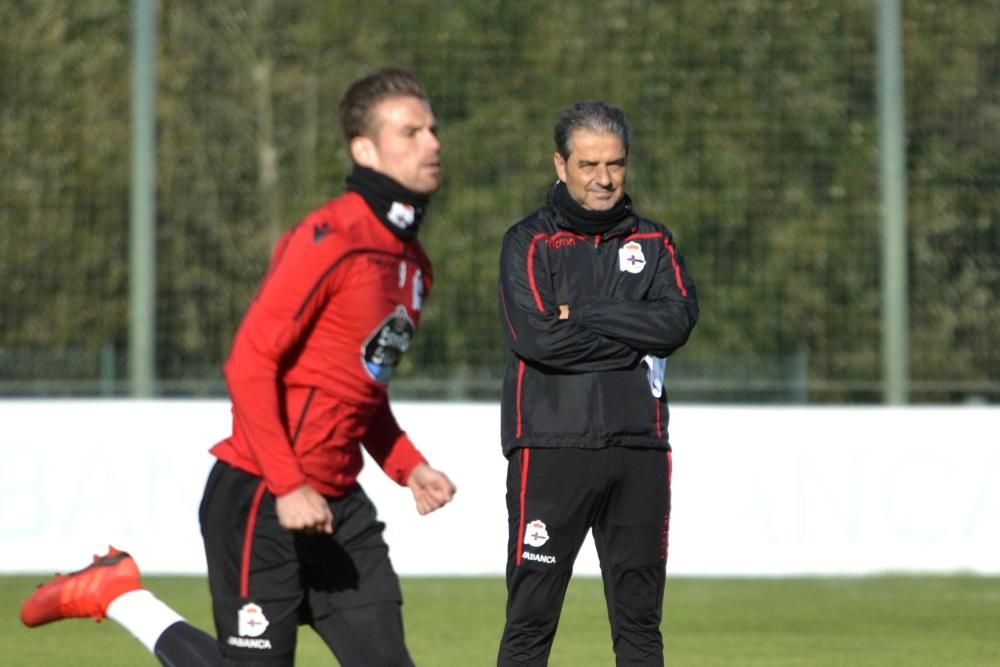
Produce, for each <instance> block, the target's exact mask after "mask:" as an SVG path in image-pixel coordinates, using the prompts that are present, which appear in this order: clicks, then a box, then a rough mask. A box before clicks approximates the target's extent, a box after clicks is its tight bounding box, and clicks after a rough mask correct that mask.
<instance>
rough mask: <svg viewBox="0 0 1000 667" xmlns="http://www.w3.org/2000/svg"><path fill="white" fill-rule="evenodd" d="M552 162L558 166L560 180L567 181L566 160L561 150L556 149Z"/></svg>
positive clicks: (557, 172) (557, 174)
mask: <svg viewBox="0 0 1000 667" xmlns="http://www.w3.org/2000/svg"><path fill="white" fill-rule="evenodd" d="M552 162H553V163H554V164H555V166H556V176H558V177H559V180H560V181H562V182H563V183H565V182H566V160H564V159H563V156H562V155H560V154H559V151H556V152H555V154H554V155H553V156H552Z"/></svg>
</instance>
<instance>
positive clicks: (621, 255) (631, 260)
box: [618, 241, 646, 273]
mask: <svg viewBox="0 0 1000 667" xmlns="http://www.w3.org/2000/svg"><path fill="white" fill-rule="evenodd" d="M645 266H646V258H645V257H644V256H643V254H642V246H641V245H639V243H638V242H637V241H629V242H628V243H626V244H625V245H623V246H622V247H621V248H620V249H619V250H618V268H619V269H620V270H622V271H628V272H629V273H639V272H640V271H642V269H643V268H644V267H645Z"/></svg>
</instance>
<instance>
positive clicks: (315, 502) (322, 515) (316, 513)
mask: <svg viewBox="0 0 1000 667" xmlns="http://www.w3.org/2000/svg"><path fill="white" fill-rule="evenodd" d="M274 505H275V511H276V512H277V513H278V523H280V524H281V527H282V528H285V529H286V530H295V531H301V532H303V533H326V534H328V535H332V534H333V512H331V511H330V506H329V505H328V504H327V502H326V498H324V497H323V496H322V495H320V494H319V492H317V491H316V490H315V489H314V488H312V487H311V486H309V485H308V484H303V485H302V486H300V487H299V488H297V489H295V490H294V491H291V492H289V493H286V494H285V495H283V496H278V497H277V498H276V499H275V501H274Z"/></svg>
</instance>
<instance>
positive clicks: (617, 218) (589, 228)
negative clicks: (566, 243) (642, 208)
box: [550, 181, 632, 235]
mask: <svg viewBox="0 0 1000 667" xmlns="http://www.w3.org/2000/svg"><path fill="white" fill-rule="evenodd" d="M550 197H551V201H552V204H553V205H554V206H555V207H556V210H558V211H559V213H561V214H562V216H563V217H564V218H565V219H566V221H567V222H568V223H569V224H570V226H571V227H572V228H573V229H575V230H576V231H578V232H583V233H584V234H591V235H598V234H606V233H608V232H609V231H610V230H611V228H612V227H614V226H615V225H617V224H618V223H619V222H621V221H622V220H624V219H625V218H627V217H628V216H630V215H632V200H631V199H630V198H629V196H628V195H627V194H623V195H622V197H621V199H619V200H618V201H617V203H615V205H614V206H612V207H611V208H609V209H608V210H607V211H591V210H590V209H586V208H584V207H582V206H580V204H579V203H577V201H576V200H575V199H573V197H572V196H571V195H570V194H569V190H567V189H566V184H565V183H563V182H562V181H559V182H558V183H556V184H555V185H553V186H552V190H551V194H550Z"/></svg>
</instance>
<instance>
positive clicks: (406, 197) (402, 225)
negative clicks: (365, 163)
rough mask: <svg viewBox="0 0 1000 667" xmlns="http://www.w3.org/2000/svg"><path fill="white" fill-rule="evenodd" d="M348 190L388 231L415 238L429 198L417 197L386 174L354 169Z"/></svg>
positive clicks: (367, 169) (358, 168)
mask: <svg viewBox="0 0 1000 667" xmlns="http://www.w3.org/2000/svg"><path fill="white" fill-rule="evenodd" d="M347 189H348V190H353V191H354V192H357V193H358V194H359V195H361V196H362V197H364V200H365V202H366V203H367V204H368V206H369V207H371V209H372V211H373V212H374V213H375V215H376V216H377V217H378V219H379V220H381V221H382V224H384V225H385V226H386V227H388V228H389V230H390V231H391V232H392V233H393V234H395V235H396V236H398V237H399V238H401V239H403V240H404V241H412V240H413V239H415V238H417V232H418V231H419V229H420V223H421V222H422V221H423V218H424V212H425V211H426V210H427V202H428V201H430V197H428V196H427V195H421V194H417V193H416V192H413V191H412V190H408V189H407V188H405V187H403V186H402V185H400V183H399V181H396V180H395V179H393V178H390V177H389V176H386V175H385V174H383V173H381V172H378V171H375V170H374V169H369V168H368V167H359V166H358V165H354V170H353V171H352V172H351V174H350V175H349V176H348V177H347Z"/></svg>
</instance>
